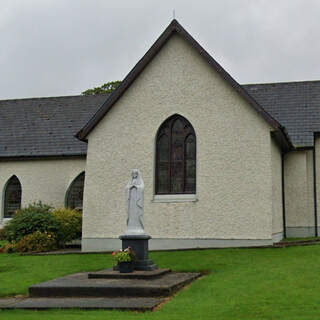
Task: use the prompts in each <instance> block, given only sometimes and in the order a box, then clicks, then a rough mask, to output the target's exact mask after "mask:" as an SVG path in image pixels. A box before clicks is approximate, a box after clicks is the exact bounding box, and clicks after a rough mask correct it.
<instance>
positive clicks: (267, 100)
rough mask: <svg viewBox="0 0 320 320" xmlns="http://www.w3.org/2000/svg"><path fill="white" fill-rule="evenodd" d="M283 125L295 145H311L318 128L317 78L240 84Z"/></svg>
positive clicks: (319, 86) (319, 94) (319, 83)
mask: <svg viewBox="0 0 320 320" xmlns="http://www.w3.org/2000/svg"><path fill="white" fill-rule="evenodd" d="M243 87H244V88H245V89H246V90H247V92H248V93H249V94H250V95H251V96H253V97H254V99H255V100H257V101H258V102H259V104H260V105H261V106H262V107H263V108H264V109H265V110H266V111H267V112H268V113H269V114H271V115H272V116H273V117H274V118H275V119H277V120H278V121H279V122H280V123H281V124H282V125H283V126H285V127H286V129H287V131H288V133H289V135H290V138H291V140H292V142H293V144H294V145H295V146H296V147H312V146H313V144H314V141H313V139H314V137H313V133H314V132H319V131H320V81H301V82H282V83H266V84H249V85H243Z"/></svg>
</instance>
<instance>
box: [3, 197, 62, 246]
mask: <svg viewBox="0 0 320 320" xmlns="http://www.w3.org/2000/svg"><path fill="white" fill-rule="evenodd" d="M51 210H52V207H50V206H48V205H45V204H42V203H41V202H38V203H33V204H30V205H28V206H27V207H25V208H22V209H20V210H17V211H16V213H15V214H14V215H13V218H12V219H11V220H10V221H9V222H8V223H7V224H6V225H5V227H4V230H5V233H6V237H7V240H9V241H17V242H18V241H20V240H21V239H22V238H23V237H24V236H26V235H28V234H32V233H34V232H35V231H40V232H53V233H55V232H57V231H58V229H59V222H58V221H57V219H56V217H55V216H54V215H53V214H52V213H51Z"/></svg>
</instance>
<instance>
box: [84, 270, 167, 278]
mask: <svg viewBox="0 0 320 320" xmlns="http://www.w3.org/2000/svg"><path fill="white" fill-rule="evenodd" d="M169 272H171V269H169V268H166V269H156V270H152V271H138V270H135V271H133V272H130V273H120V272H119V271H118V270H113V269H105V270H101V271H97V272H90V273H88V278H89V279H99V278H103V279H155V278H159V277H162V276H163V275H164V274H166V273H169Z"/></svg>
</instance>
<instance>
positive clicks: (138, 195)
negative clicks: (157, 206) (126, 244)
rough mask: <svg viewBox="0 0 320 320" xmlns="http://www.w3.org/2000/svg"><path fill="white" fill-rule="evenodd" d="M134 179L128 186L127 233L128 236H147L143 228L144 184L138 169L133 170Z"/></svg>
mask: <svg viewBox="0 0 320 320" xmlns="http://www.w3.org/2000/svg"><path fill="white" fill-rule="evenodd" d="M131 175H132V178H131V180H130V181H129V183H128V184H127V186H126V200H127V214H128V218H127V227H128V229H127V232H126V235H139V234H146V233H145V231H144V226H143V200H144V196H143V195H144V183H143V180H142V177H141V174H140V172H139V170H138V169H133V170H132V173H131Z"/></svg>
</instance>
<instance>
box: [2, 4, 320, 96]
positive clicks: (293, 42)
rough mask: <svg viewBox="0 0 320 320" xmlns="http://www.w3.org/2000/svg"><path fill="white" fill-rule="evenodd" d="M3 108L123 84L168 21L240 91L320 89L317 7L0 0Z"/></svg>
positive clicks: (319, 5) (318, 12)
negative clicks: (305, 84) (280, 86)
mask: <svg viewBox="0 0 320 320" xmlns="http://www.w3.org/2000/svg"><path fill="white" fill-rule="evenodd" d="M0 4H1V6H0V99H13V98H25V97H44V96H61V95H77V94H80V93H81V92H82V91H84V90H85V89H87V88H92V87H94V86H99V85H101V84H103V83H104V82H108V81H112V80H122V79H123V78H124V77H125V76H126V74H127V73H128V72H129V71H130V70H131V68H132V67H133V66H134V65H135V64H136V63H137V61H138V60H139V59H140V58H141V57H142V56H143V55H144V53H145V52H146V51H147V50H148V49H149V48H150V46H151V45H152V44H153V42H154V41H155V40H156V39H157V38H158V36H159V35H160V34H161V33H162V31H163V30H164V29H165V28H166V27H167V25H168V24H169V23H170V21H171V19H172V15H173V13H172V11H173V9H175V14H176V18H177V20H178V21H179V22H180V23H181V24H182V25H183V26H184V28H185V29H186V30H187V31H188V32H189V33H190V34H191V35H192V36H193V37H194V38H195V39H196V40H197V41H198V42H199V43H200V44H201V45H202V46H203V47H204V48H205V49H206V50H207V51H208V52H209V53H210V54H211V55H212V56H213V57H214V58H215V59H216V60H217V61H218V62H219V63H220V64H221V65H222V66H223V67H224V68H225V69H226V70H227V71H228V72H229V73H230V74H231V75H232V76H233V77H234V78H235V79H236V80H237V81H238V82H240V83H242V84H243V83H258V82H259V83H261V82H279V81H301V80H316V79H320V61H319V60H320V41H319V35H320V33H319V31H320V18H319V17H320V1H319V0H193V1H187V0H184V1H183V0H180V1H179V0H161V1H151V0H134V1H133V0H123V1H114V0H113V1H111V0H0Z"/></svg>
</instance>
